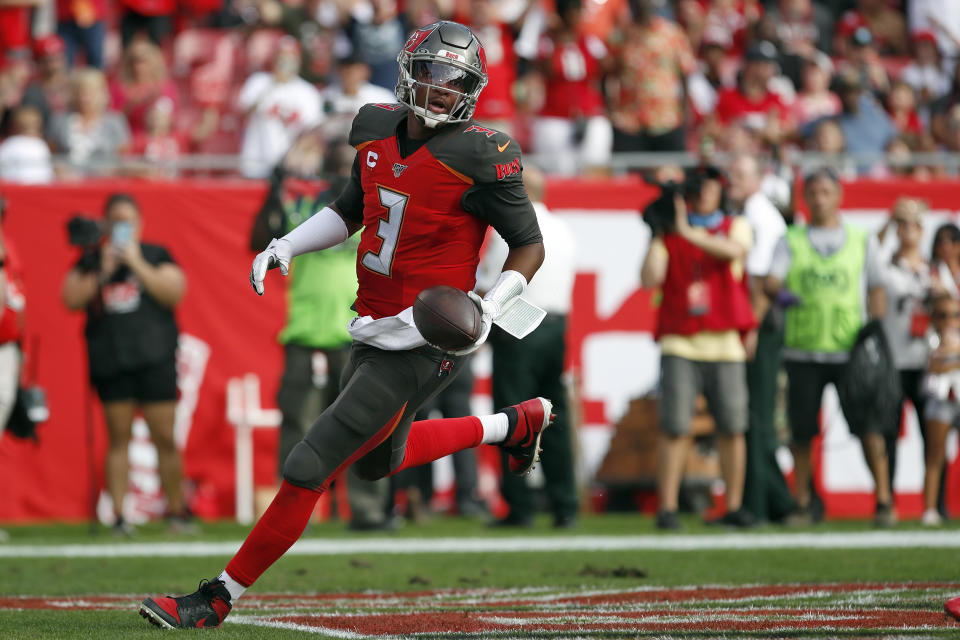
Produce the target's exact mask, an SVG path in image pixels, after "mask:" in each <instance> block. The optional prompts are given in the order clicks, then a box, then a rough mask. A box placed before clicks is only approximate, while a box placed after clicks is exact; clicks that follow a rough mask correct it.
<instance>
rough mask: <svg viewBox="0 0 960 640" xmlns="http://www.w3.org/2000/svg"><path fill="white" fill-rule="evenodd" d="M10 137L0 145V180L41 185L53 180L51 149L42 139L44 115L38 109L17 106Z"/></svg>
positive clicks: (12, 119) (12, 118)
mask: <svg viewBox="0 0 960 640" xmlns="http://www.w3.org/2000/svg"><path fill="white" fill-rule="evenodd" d="M11 121H12V122H11V126H10V134H11V135H10V136H9V137H8V138H7V139H6V140H4V141H3V142H2V143H0V180H6V181H9V182H22V183H25V184H42V183H46V182H50V181H51V180H53V165H52V163H51V161H50V147H48V146H47V143H46V142H45V141H44V139H43V116H41V115H40V110H39V109H37V108H36V107H30V106H20V107H17V108H16V109H15V110H14V112H13V116H12V117H11Z"/></svg>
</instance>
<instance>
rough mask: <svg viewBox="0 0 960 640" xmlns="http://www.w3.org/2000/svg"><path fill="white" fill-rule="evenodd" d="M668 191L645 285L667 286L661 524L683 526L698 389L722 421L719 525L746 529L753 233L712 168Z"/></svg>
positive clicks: (658, 209)
mask: <svg viewBox="0 0 960 640" xmlns="http://www.w3.org/2000/svg"><path fill="white" fill-rule="evenodd" d="M663 191H664V193H663V195H662V196H661V198H660V199H659V200H658V201H656V202H654V203H653V204H652V205H651V206H650V207H648V209H647V211H646V212H645V216H644V217H645V219H646V220H647V221H648V223H650V224H651V227H652V228H653V231H654V234H655V237H654V238H653V240H652V241H651V243H650V250H649V252H648V253H647V256H646V258H645V259H644V262H643V268H642V271H641V280H642V282H643V286H644V287H648V288H649V287H662V291H663V300H662V302H661V304H660V314H659V321H658V326H657V338H658V340H659V342H660V351H661V354H662V355H661V396H660V426H661V430H662V434H661V436H660V444H659V453H658V456H657V460H658V469H657V490H658V494H659V501H660V507H659V508H660V511H659V513H658V514H657V527H659V528H661V529H677V528H679V526H680V525H679V522H678V521H677V516H676V511H677V505H678V499H679V492H680V483H681V481H682V479H683V470H684V466H685V465H686V461H687V456H688V453H689V451H690V446H691V444H692V442H693V438H692V437H691V435H690V420H691V419H692V417H693V411H694V404H695V402H696V398H697V395H698V394H699V393H703V394H704V395H705V396H706V399H707V404H708V408H709V411H710V413H711V415H712V416H713V419H714V421H715V423H716V427H717V449H718V451H719V454H720V465H721V471H722V474H723V481H724V485H725V487H726V504H727V513H726V515H724V516H723V517H722V518H721V519H720V520H719V522H720V523H722V524H727V525H731V526H740V527H745V526H750V525H752V524H753V518H752V516H751V515H750V514H749V513H748V512H746V511H745V510H743V509H742V508H741V507H742V505H741V502H742V498H743V478H744V468H745V464H746V445H745V443H744V436H743V434H744V432H745V431H746V429H747V383H746V360H747V352H746V349H745V348H744V344H743V337H744V335H745V334H746V333H747V332H750V331H752V330H753V329H755V328H756V325H757V323H756V320H755V319H754V315H753V310H752V309H751V307H750V295H749V292H748V289H747V282H746V277H745V274H744V259H745V258H746V256H747V253H748V252H749V251H750V247H751V244H752V232H751V229H750V225H749V223H748V222H747V221H746V220H745V219H744V218H740V217H731V216H728V215H726V214H725V213H724V211H723V209H722V202H723V178H722V175H721V174H720V173H719V171H717V170H715V169H712V168H703V169H700V170H698V171H697V172H696V173H694V174H693V175H692V176H691V177H690V178H689V179H688V180H687V181H686V183H685V184H684V185H683V187H682V188H678V187H676V186H668V187H667V188H664V190H663ZM681 192H682V193H683V194H685V196H686V199H685V198H684V196H683V195H681ZM671 200H672V205H673V207H672V208H673V218H672V220H671V219H670V218H669V217H668V211H669V204H668V203H670V201H671ZM688 202H689V206H690V208H691V209H692V211H691V212H690V213H689V214H688V213H687V206H688Z"/></svg>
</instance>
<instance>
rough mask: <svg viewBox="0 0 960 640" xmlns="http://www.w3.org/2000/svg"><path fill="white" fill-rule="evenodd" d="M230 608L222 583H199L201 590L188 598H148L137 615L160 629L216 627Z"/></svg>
mask: <svg viewBox="0 0 960 640" xmlns="http://www.w3.org/2000/svg"><path fill="white" fill-rule="evenodd" d="M232 606H233V605H231V604H230V592H229V591H227V587H226V586H224V584H223V582H221V581H220V580H217V579H214V580H210V581H207V580H201V581H200V588H199V589H197V591H195V592H194V593H191V594H190V595H188V596H180V597H179V598H174V597H173V596H162V597H157V598H147V599H146V600H144V601H143V602H141V603H140V615H141V616H143V617H144V618H146V619H147V620H149V621H150V622H151V623H152V624H155V625H156V626H158V627H160V628H161V629H203V628H216V627H219V626H220V625H221V624H223V619H224V618H226V617H227V614H228V613H230V609H231V608H232Z"/></svg>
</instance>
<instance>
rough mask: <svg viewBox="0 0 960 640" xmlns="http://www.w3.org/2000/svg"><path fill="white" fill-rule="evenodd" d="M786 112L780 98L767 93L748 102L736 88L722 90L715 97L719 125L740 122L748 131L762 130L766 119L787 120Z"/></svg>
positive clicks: (769, 92)
mask: <svg viewBox="0 0 960 640" xmlns="http://www.w3.org/2000/svg"><path fill="white" fill-rule="evenodd" d="M787 116H788V111H787V107H786V105H784V104H783V101H782V100H781V99H780V96H778V95H777V94H775V93H773V92H772V91H767V92H766V93H765V94H764V95H763V97H762V98H760V100H757V101H755V102H754V101H751V100H748V99H747V97H746V96H745V95H743V93H741V91H740V89H739V88H738V87H733V88H731V89H724V90H723V91H721V92H720V95H719V96H718V97H717V117H718V118H719V119H720V122H721V124H729V123H731V122H740V123H741V124H743V125H744V126H746V127H747V128H748V129H754V130H758V129H762V128H763V127H764V125H765V124H766V121H767V118H768V117H775V118H779V120H780V121H781V123H783V122H785V121H786V120H787Z"/></svg>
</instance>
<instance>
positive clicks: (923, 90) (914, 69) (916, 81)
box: [900, 31, 950, 106]
mask: <svg viewBox="0 0 960 640" xmlns="http://www.w3.org/2000/svg"><path fill="white" fill-rule="evenodd" d="M911 42H912V44H913V59H912V60H911V61H910V64H908V65H907V66H906V67H904V68H903V70H902V71H901V72H900V79H901V80H903V81H904V82H906V83H907V84H909V85H910V86H911V87H913V90H914V91H916V92H917V96H918V98H919V102H920V104H921V105H922V106H926V105H929V104H930V103H931V102H933V101H934V100H936V99H938V98H940V97H942V96H944V95H946V94H947V92H948V91H949V90H950V75H949V74H948V73H947V72H946V70H945V69H944V64H943V58H942V56H941V55H940V49H939V48H938V46H937V38H936V36H934V34H933V33H932V32H930V31H917V32H915V33H914V34H913V36H912V38H911Z"/></svg>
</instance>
